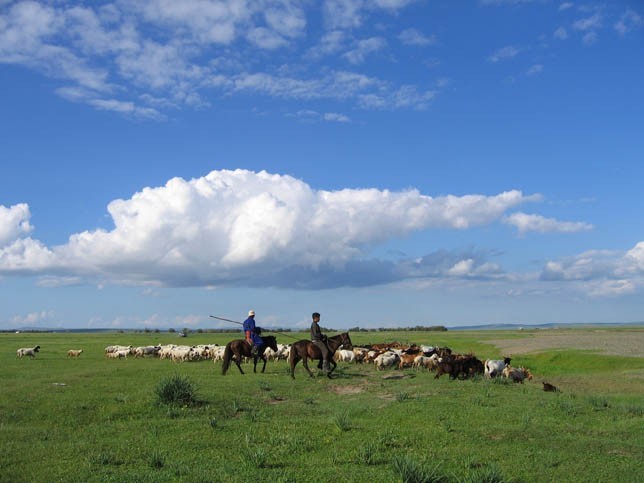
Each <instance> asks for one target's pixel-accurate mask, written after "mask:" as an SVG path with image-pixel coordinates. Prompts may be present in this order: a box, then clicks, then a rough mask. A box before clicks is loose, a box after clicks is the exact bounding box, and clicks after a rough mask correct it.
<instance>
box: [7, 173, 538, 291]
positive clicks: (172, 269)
mask: <svg viewBox="0 0 644 483" xmlns="http://www.w3.org/2000/svg"><path fill="white" fill-rule="evenodd" d="M539 199H540V196H539V195H531V196H525V195H523V194H522V193H521V192H520V191H507V192H503V193H500V194H497V195H494V196H484V195H466V196H441V197H431V196H427V195H423V194H421V193H419V192H418V191H417V190H413V189H411V190H407V191H401V192H392V191H388V190H377V189H343V190H338V191H324V190H314V189H313V188H311V186H309V185H308V184H306V183H305V182H303V181H301V180H298V179H295V178H293V177H290V176H284V175H277V174H269V173H267V172H259V173H255V172H251V171H244V170H236V171H213V172H211V173H209V174H208V175H206V176H204V177H201V178H196V179H192V180H184V179H181V178H173V179H171V180H170V181H168V182H167V183H166V185H165V186H161V187H156V188H145V189H143V190H142V191H140V192H138V193H136V194H134V196H132V197H131V198H130V199H127V200H115V201H112V202H111V203H110V204H109V205H108V208H107V209H108V212H109V214H110V216H111V217H112V220H113V223H114V228H113V229H112V230H109V231H108V230H102V229H98V230H93V231H84V232H81V233H76V234H73V235H72V236H70V237H69V240H68V242H67V243H66V244H64V245H60V246H54V247H48V246H46V245H45V244H43V243H42V242H40V241H38V240H36V239H33V238H31V237H30V236H28V234H29V232H30V231H31V226H30V225H29V222H28V220H29V218H30V213H29V208H28V207H27V205H16V206H13V207H11V208H8V209H7V208H4V207H2V209H1V210H0V217H1V218H2V220H3V223H2V225H1V226H2V227H3V228H2V231H0V240H1V241H2V244H0V273H4V274H27V275H43V276H45V275H46V276H48V278H47V282H46V283H47V284H48V285H51V284H52V283H53V282H52V279H51V277H52V276H55V277H59V278H60V280H61V283H64V281H65V280H73V281H78V280H80V279H82V278H98V279H105V280H109V281H112V282H120V283H150V284H158V285H167V286H206V285H262V286H265V285H274V286H290V287H309V288H310V287H332V286H341V285H369V284H376V283H385V282H391V281H396V280H401V279H405V278H413V277H427V276H430V277H431V276H458V277H483V276H496V275H498V273H499V272H500V268H499V267H498V266H497V265H495V264H492V263H490V262H489V261H487V260H486V256H485V254H484V253H458V254H457V253H450V252H436V253H434V254H430V255H427V256H425V257H422V258H419V259H415V260H405V261H402V262H400V261H399V262H391V261H386V260H373V259H365V257H366V256H367V255H368V253H369V250H370V249H371V248H373V247H374V246H375V245H377V244H380V243H382V242H385V241H387V240H390V239H393V238H397V237H404V236H406V235H408V234H410V233H412V232H415V231H419V230H427V229H432V228H451V229H466V228H470V227H474V226H478V225H484V224H489V223H492V222H495V221H497V220H500V219H501V218H502V217H504V216H505V215H506V213H507V211H508V210H510V209H512V208H513V207H516V206H517V205H520V204H523V203H526V202H530V201H538V200H539ZM5 220H8V221H6V222H5Z"/></svg>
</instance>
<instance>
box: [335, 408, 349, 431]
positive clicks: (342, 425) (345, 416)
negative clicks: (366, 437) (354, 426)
mask: <svg viewBox="0 0 644 483" xmlns="http://www.w3.org/2000/svg"><path fill="white" fill-rule="evenodd" d="M333 424H335V427H336V428H338V429H339V430H340V431H342V432H344V431H349V430H350V429H351V418H350V417H349V413H348V412H346V411H345V412H343V413H340V414H336V416H335V418H333Z"/></svg>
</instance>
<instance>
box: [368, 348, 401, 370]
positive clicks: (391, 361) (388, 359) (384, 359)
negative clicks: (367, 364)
mask: <svg viewBox="0 0 644 483" xmlns="http://www.w3.org/2000/svg"><path fill="white" fill-rule="evenodd" d="M399 362H400V356H399V355H398V354H397V353H395V352H391V351H387V352H383V353H382V354H380V355H379V356H378V357H376V358H375V359H374V361H373V363H374V364H375V365H376V370H377V371H382V370H383V369H387V368H388V367H393V366H394V365H396V364H397V363H399Z"/></svg>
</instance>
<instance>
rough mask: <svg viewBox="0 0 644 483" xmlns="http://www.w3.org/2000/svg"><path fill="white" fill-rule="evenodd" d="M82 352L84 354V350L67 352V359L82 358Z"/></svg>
mask: <svg viewBox="0 0 644 483" xmlns="http://www.w3.org/2000/svg"><path fill="white" fill-rule="evenodd" d="M82 352H83V349H78V350H74V349H70V350H68V351H67V357H80V355H81V354H82Z"/></svg>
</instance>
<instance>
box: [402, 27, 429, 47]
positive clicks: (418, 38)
mask: <svg viewBox="0 0 644 483" xmlns="http://www.w3.org/2000/svg"><path fill="white" fill-rule="evenodd" d="M398 40H400V41H401V42H402V43H403V44H405V45H417V46H420V47H425V46H427V45H432V44H435V43H436V36H435V35H431V36H427V35H425V34H423V33H422V32H420V31H419V30H416V29H413V28H409V29H405V30H403V31H402V32H400V34H399V35H398Z"/></svg>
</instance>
